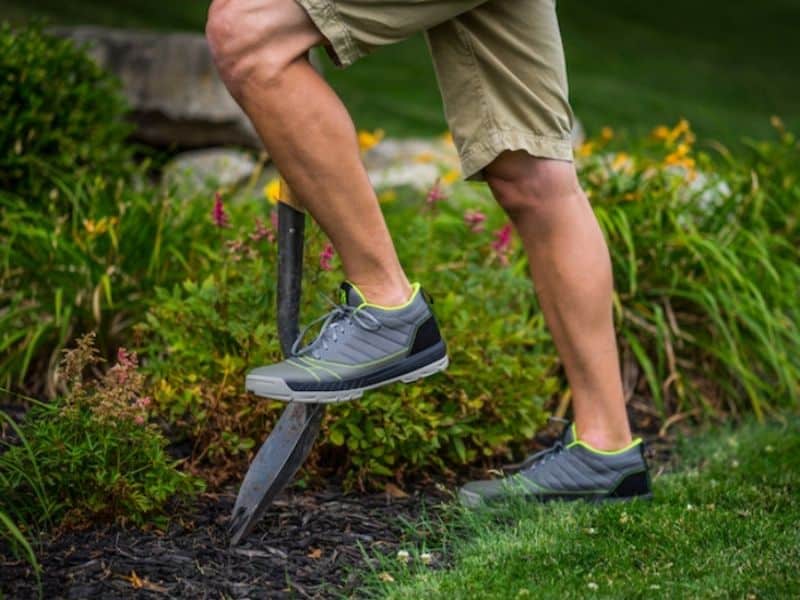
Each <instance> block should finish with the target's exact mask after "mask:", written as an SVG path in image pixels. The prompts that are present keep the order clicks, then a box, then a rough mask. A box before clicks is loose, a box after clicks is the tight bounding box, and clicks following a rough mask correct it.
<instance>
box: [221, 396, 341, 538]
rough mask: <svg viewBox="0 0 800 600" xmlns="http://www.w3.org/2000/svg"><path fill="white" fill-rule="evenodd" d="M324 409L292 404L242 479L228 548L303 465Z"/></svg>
mask: <svg viewBox="0 0 800 600" xmlns="http://www.w3.org/2000/svg"><path fill="white" fill-rule="evenodd" d="M324 414H325V410H324V407H323V406H322V405H320V404H302V403H299V402H294V403H292V404H290V405H289V406H287V407H286V409H285V410H284V411H283V414H282V415H281V418H280V419H279V420H278V422H277V424H276V425H275V428H274V429H273V430H272V432H271V433H270V434H269V437H268V438H267V440H266V441H265V442H264V445H263V446H261V449H260V450H259V451H258V454H256V457H255V458H254V459H253V462H252V463H251V464H250V468H249V470H248V471H247V475H245V478H244V481H243V482H242V487H241V488H240V489H239V495H238V496H237V498H236V505H235V506H234V508H233V514H232V515H231V524H230V526H229V531H230V535H231V546H235V545H236V544H238V543H239V541H240V540H242V539H243V538H244V537H245V536H247V534H249V533H250V531H251V530H252V529H253V527H254V526H255V525H256V523H258V521H259V520H260V519H261V517H262V516H263V514H264V512H265V511H266V510H267V508H268V507H269V505H270V503H271V502H272V500H273V499H274V498H275V496H276V495H278V493H279V492H280V491H281V490H282V489H283V488H284V487H285V486H286V484H287V483H289V481H290V480H291V479H292V477H293V476H294V474H295V473H296V472H297V469H299V468H300V466H301V465H302V464H303V463H304V462H305V460H306V457H307V456H308V453H309V452H310V451H311V448H312V446H313V445H314V440H316V439H317V434H318V433H319V428H320V424H321V423H322V417H323V415H324Z"/></svg>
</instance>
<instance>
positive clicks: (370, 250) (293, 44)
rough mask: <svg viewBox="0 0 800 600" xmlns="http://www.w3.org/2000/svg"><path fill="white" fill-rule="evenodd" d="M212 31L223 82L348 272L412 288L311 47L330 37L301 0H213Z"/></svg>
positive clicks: (394, 291) (398, 291)
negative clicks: (311, 59)
mask: <svg viewBox="0 0 800 600" xmlns="http://www.w3.org/2000/svg"><path fill="white" fill-rule="evenodd" d="M206 33H207V37H208V39H209V42H210V44H211V48H212V51H213V53H214V57H215V60H216V63H217V67H218V69H219V71H220V74H221V76H222V79H223V80H224V82H225V84H226V86H227V87H228V89H229V90H230V92H231V93H232V94H233V96H234V97H235V98H236V100H237V101H238V102H239V104H240V105H241V106H242V108H243V109H244V110H245V112H246V113H247V115H248V116H249V117H250V119H251V120H252V121H253V124H254V125H255V127H256V130H257V131H258V133H259V135H260V136H261V139H262V140H263V141H264V145H265V146H266V148H267V151H268V152H269V154H270V157H271V158H272V160H273V161H274V162H275V164H276V166H277V167H278V169H279V170H280V172H281V175H283V177H284V178H285V179H286V181H287V182H288V183H289V185H290V187H291V188H292V192H293V193H295V194H297V196H298V197H299V198H300V199H301V200H302V202H303V204H304V205H305V206H306V207H307V208H308V210H309V212H310V213H311V215H312V216H313V217H314V219H315V220H316V221H317V222H318V223H319V224H320V226H321V227H322V229H323V230H324V231H325V233H326V234H327V235H328V237H329V238H330V239H331V242H332V243H333V245H334V247H335V248H336V250H337V251H338V253H339V256H340V257H341V259H342V264H343V266H344V270H345V273H346V275H347V278H348V279H349V280H350V281H352V282H353V283H355V284H356V285H358V287H359V288H360V289H361V290H362V291H363V292H364V294H365V295H366V297H367V298H368V299H369V300H371V301H373V302H377V303H380V304H386V305H394V304H401V303H403V302H404V301H405V300H406V299H407V298H408V296H409V294H410V293H411V287H410V285H409V283H408V279H407V278H406V276H405V274H404V272H403V269H402V267H401V266H400V262H399V260H398V258H397V254H396V252H395V249H394V246H393V244H392V240H391V237H390V235H389V231H388V230H387V228H386V223H385V221H384V219H383V215H382V214H381V211H380V207H379V205H378V201H377V198H376V196H375V192H374V190H373V189H372V186H371V185H370V182H369V179H368V177H367V173H366V170H365V168H364V165H363V163H362V161H361V157H360V154H359V147H358V141H357V137H356V133H355V128H354V126H353V122H352V120H351V118H350V115H349V114H348V112H347V110H346V109H345V107H344V105H343V104H342V102H341V100H339V98H338V97H337V96H336V94H335V93H334V91H333V90H332V89H331V88H330V86H328V84H327V83H325V81H324V80H323V79H322V78H321V77H320V76H319V75H318V74H317V73H316V72H315V71H314V69H313V68H312V66H311V65H310V64H309V62H308V60H307V58H306V56H307V53H308V50H309V49H310V48H312V47H313V46H317V45H320V44H322V43H325V39H324V38H323V37H322V34H321V33H320V32H319V31H318V30H317V28H316V27H315V26H314V24H313V22H312V21H311V20H310V19H309V17H308V15H307V14H306V13H305V11H304V10H303V9H302V8H301V7H300V6H299V5H298V4H297V3H295V2H294V0H214V2H213V3H212V5H211V8H210V11H209V18H208V25H207V28H206Z"/></svg>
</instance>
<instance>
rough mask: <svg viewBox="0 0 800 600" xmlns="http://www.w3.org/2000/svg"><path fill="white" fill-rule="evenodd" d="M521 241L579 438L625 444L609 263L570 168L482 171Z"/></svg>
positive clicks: (510, 161) (501, 162) (536, 165)
mask: <svg viewBox="0 0 800 600" xmlns="http://www.w3.org/2000/svg"><path fill="white" fill-rule="evenodd" d="M485 173H486V179H487V182H488V183H489V186H490V187H491V189H492V192H493V194H494V196H495V198H496V199H497V201H498V202H499V203H500V204H501V205H502V206H503V208H504V209H505V210H506V212H507V213H508V214H509V216H510V217H511V219H512V221H513V222H514V225H515V227H516V229H517V231H518V232H519V234H520V236H521V237H522V241H523V244H524V246H525V250H526V252H527V254H528V260H529V262H530V269H531V275H532V277H533V280H534V283H535V287H536V293H537V295H538V298H539V303H540V304H541V307H542V311H543V313H544V316H545V320H546V322H547V324H548V327H549V328H550V331H551V333H552V335H553V340H554V341H555V344H556V348H557V349H558V352H559V355H560V357H561V360H562V362H563V364H564V368H565V371H566V374H567V379H568V380H569V384H570V388H571V389H572V398H573V411H574V414H575V426H576V429H577V432H578V436H579V438H580V439H582V440H585V441H586V442H587V443H589V444H590V445H592V446H594V447H595V448H598V449H601V450H615V449H619V448H622V447H624V446H626V445H627V444H628V443H630V441H631V433H630V428H629V425H628V419H627V415H626V412H625V402H624V399H623V390H622V378H621V375H620V365H619V356H618V352H617V346H616V338H615V335H614V324H613V318H612V290H613V280H612V276H611V260H610V258H609V254H608V247H607V246H606V243H605V240H604V238H603V235H602V232H601V231H600V227H599V225H598V223H597V220H596V218H595V216H594V213H593V212H592V209H591V207H590V206H589V203H588V201H587V199H586V196H585V194H584V193H583V191H582V190H581V189H580V184H579V183H578V180H577V177H576V176H575V168H574V166H573V165H572V164H571V163H568V162H563V161H554V160H544V159H537V158H534V157H532V156H530V155H529V154H527V153H526V152H524V151H515V152H504V153H503V154H501V155H500V156H499V157H498V158H497V159H496V160H495V161H494V162H493V163H492V164H491V165H490V166H489V167H487V169H486V172H485Z"/></svg>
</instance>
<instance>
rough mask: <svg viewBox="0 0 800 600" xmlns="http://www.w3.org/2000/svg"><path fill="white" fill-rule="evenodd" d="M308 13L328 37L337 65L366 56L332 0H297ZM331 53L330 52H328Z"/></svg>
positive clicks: (343, 66) (348, 64)
mask: <svg viewBox="0 0 800 600" xmlns="http://www.w3.org/2000/svg"><path fill="white" fill-rule="evenodd" d="M295 1H296V2H297V3H298V4H299V5H300V6H301V7H303V8H304V9H305V11H306V13H308V16H309V17H310V18H311V20H312V21H313V22H314V25H316V26H317V28H318V29H319V30H320V33H322V35H323V36H324V37H325V38H326V39H327V41H328V42H329V43H330V46H329V47H328V48H326V50H329V49H332V50H333V53H334V55H335V56H332V57H331V58H332V59H334V63H335V64H336V66H337V67H340V68H345V67H348V66H350V65H352V64H353V63H354V62H355V61H356V60H358V59H359V58H361V57H362V56H364V52H362V51H361V50H360V49H359V48H358V45H357V44H356V43H355V41H354V40H353V36H352V34H351V32H350V29H349V28H348V27H347V26H346V25H345V24H344V22H343V21H342V18H341V16H340V15H339V12H338V11H337V10H336V5H335V4H334V2H333V1H332V0H295ZM328 54H330V52H328Z"/></svg>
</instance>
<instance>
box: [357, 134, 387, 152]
mask: <svg viewBox="0 0 800 600" xmlns="http://www.w3.org/2000/svg"><path fill="white" fill-rule="evenodd" d="M383 135H384V133H383V129H376V130H375V131H359V132H358V147H359V148H361V151H362V152H366V151H367V150H369V149H370V148H372V147H373V146H376V145H378V143H379V142H380V141H381V140H382V139H383Z"/></svg>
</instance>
